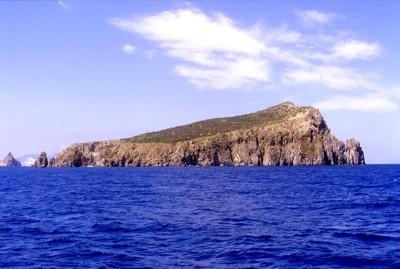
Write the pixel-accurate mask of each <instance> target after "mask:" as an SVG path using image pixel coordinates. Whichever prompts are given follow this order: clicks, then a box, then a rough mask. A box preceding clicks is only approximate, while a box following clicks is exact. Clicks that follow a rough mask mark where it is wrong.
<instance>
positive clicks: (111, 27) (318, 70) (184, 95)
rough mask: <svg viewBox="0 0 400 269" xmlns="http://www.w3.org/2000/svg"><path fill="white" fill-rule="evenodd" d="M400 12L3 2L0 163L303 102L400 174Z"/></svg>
mask: <svg viewBox="0 0 400 269" xmlns="http://www.w3.org/2000/svg"><path fill="white" fill-rule="evenodd" d="M399 10H400V2H397V1H245V2H244V1H243V2H240V3H239V1H192V2H186V1H170V2H168V1H26V2H24V1H0V156H2V155H5V154H7V153H8V152H9V151H12V152H13V153H14V155H15V156H21V155H24V154H29V153H38V152H40V151H42V150H45V151H47V152H50V153H56V152H59V151H60V150H62V149H63V148H64V147H66V146H67V145H69V144H71V143H75V142H84V141H93V140H103V139H115V138H123V137H130V136H133V135H135V134H139V133H142V132H145V131H151V130H158V129H162V128H167V127H170V126H176V125H180V124H185V123H189V122H192V121H196V120H200V119H205V118H211V117H219V116H229V115H237V114H243V113H248V112H253V111H257V110H260V109H264V108H266V107H269V106H271V105H274V104H277V103H280V102H283V101H287V100H290V101H293V102H295V103H297V104H299V105H314V106H316V107H318V108H319V109H320V110H321V112H322V113H323V115H324V117H325V119H326V120H327V122H328V125H329V127H330V128H331V130H332V132H333V133H334V134H335V135H336V136H337V137H338V138H340V139H342V140H345V139H347V138H350V137H356V138H358V139H359V140H360V141H361V143H362V145H363V147H364V149H365V152H366V158H367V161H368V162H369V163H390V162H400V153H399V152H400V117H399V116H400V115H399V108H400V81H399V80H400V78H399V76H398V70H400V61H399V60H400V50H399V49H398V44H400V30H399V28H398V25H399V24H400V22H399V19H398V11H399Z"/></svg>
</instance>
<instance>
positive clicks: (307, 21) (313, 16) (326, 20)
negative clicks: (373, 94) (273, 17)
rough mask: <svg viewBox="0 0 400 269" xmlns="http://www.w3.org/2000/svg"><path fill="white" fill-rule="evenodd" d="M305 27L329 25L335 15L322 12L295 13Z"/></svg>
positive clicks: (305, 11) (306, 11)
mask: <svg viewBox="0 0 400 269" xmlns="http://www.w3.org/2000/svg"><path fill="white" fill-rule="evenodd" d="M295 14H296V15H297V16H298V18H299V19H300V21H301V22H302V23H303V24H304V25H305V26H308V27H310V26H316V25H327V24H330V23H331V22H332V21H333V20H334V19H335V18H336V17H337V15H336V14H335V13H328V12H322V11H318V10H301V11H297V12H295Z"/></svg>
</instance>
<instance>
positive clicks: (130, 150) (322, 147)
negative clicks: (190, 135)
mask: <svg viewBox="0 0 400 269" xmlns="http://www.w3.org/2000/svg"><path fill="white" fill-rule="evenodd" d="M280 107H282V109H284V110H283V111H288V114H287V116H286V117H284V118H280V120H274V121H268V122H265V123H261V124H257V125H255V126H253V127H250V128H247V127H246V128H240V129H237V130H230V131H227V132H222V133H216V134H213V135H210V136H205V137H198V138H194V139H190V140H184V141H177V142H169V143H166V142H157V143H155V142H146V143H143V142H132V141H129V140H115V141H104V142H92V143H82V144H74V145H71V146H70V147H68V148H67V149H65V150H64V151H63V152H61V153H60V154H59V155H58V156H57V158H56V160H55V162H54V166H58V167H60V166H68V167H79V166H135V167H139V166H193V165H199V166H226V165H227V166H229V165H235V166H240V165H243V166H276V165H337V164H351V165H355V164H364V153H363V151H362V148H361V146H360V143H359V142H358V141H356V140H355V139H351V140H348V141H347V144H344V143H343V142H341V141H339V140H338V139H337V138H336V137H335V136H334V135H332V134H331V133H330V130H329V129H328V127H327V125H326V122H325V121H324V119H323V117H322V116H321V114H320V112H319V111H318V110H317V109H315V108H312V107H297V106H295V105H293V104H291V103H284V104H282V105H280V106H276V107H274V109H280ZM289 112H290V113H289ZM282 119H284V120H282Z"/></svg>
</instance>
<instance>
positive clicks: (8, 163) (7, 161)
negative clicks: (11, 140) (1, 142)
mask: <svg viewBox="0 0 400 269" xmlns="http://www.w3.org/2000/svg"><path fill="white" fill-rule="evenodd" d="M21 166H22V165H21V163H20V162H19V161H18V160H17V159H15V158H14V156H13V155H12V153H11V152H9V153H8V154H7V156H6V157H5V158H4V159H3V160H0V167H21Z"/></svg>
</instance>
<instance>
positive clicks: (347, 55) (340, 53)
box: [333, 40, 381, 60]
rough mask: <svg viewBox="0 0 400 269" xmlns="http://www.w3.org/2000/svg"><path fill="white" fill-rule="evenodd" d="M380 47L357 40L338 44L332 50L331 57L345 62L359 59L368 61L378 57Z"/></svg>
mask: <svg viewBox="0 0 400 269" xmlns="http://www.w3.org/2000/svg"><path fill="white" fill-rule="evenodd" d="M380 52H381V46H380V45H379V44H377V43H368V42H363V41H359V40H349V41H346V42H340V43H338V44H336V45H335V46H334V48H333V56H334V57H336V58H343V59H345V60H353V59H361V60H368V59H371V58H373V57H375V56H378V55H379V54H380Z"/></svg>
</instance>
